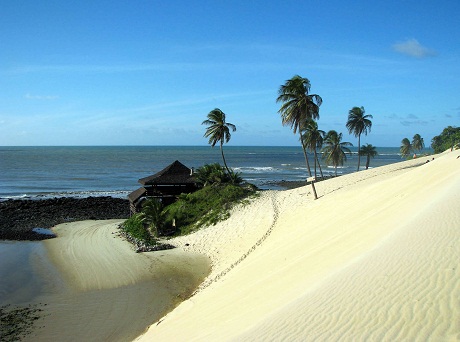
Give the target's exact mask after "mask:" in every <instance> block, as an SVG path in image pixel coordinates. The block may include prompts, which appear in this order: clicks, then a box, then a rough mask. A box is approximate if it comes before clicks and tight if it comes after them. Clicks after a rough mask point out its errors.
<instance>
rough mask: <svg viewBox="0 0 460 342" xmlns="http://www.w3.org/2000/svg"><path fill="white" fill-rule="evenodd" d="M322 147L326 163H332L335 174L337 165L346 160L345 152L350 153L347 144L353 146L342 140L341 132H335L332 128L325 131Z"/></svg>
mask: <svg viewBox="0 0 460 342" xmlns="http://www.w3.org/2000/svg"><path fill="white" fill-rule="evenodd" d="M324 145H325V146H324V147H323V149H322V152H323V158H324V159H326V163H327V164H328V165H333V166H334V168H335V175H336V176H337V166H342V165H343V162H344V161H346V160H347V156H346V154H347V153H348V154H351V151H350V149H349V148H348V147H347V146H353V144H352V143H349V142H342V133H337V132H336V131H334V130H331V131H329V132H327V134H326V137H325V138H324Z"/></svg>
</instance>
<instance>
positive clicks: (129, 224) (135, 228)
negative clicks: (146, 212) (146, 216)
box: [121, 214, 156, 245]
mask: <svg viewBox="0 0 460 342" xmlns="http://www.w3.org/2000/svg"><path fill="white" fill-rule="evenodd" d="M121 229H122V230H123V231H124V232H125V233H126V234H128V235H130V236H131V237H132V238H134V239H138V240H142V241H144V242H145V243H146V244H149V245H155V244H156V240H155V238H154V237H153V236H152V235H150V232H149V230H148V229H147V227H145V225H144V221H143V219H142V216H141V214H135V215H133V216H131V217H130V218H129V219H127V220H126V221H125V222H123V224H122V225H121Z"/></svg>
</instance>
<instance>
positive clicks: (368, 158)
mask: <svg viewBox="0 0 460 342" xmlns="http://www.w3.org/2000/svg"><path fill="white" fill-rule="evenodd" d="M370 162H371V155H370V154H368V155H367V160H366V170H367V169H369V163H370Z"/></svg>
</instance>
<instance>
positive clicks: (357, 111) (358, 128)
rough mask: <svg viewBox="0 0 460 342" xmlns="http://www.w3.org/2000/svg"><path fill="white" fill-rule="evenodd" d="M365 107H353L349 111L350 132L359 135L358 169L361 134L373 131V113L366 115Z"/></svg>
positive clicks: (348, 125)
mask: <svg viewBox="0 0 460 342" xmlns="http://www.w3.org/2000/svg"><path fill="white" fill-rule="evenodd" d="M364 113H365V110H364V107H353V108H352V109H350V111H349V112H348V121H347V128H348V132H349V133H350V134H353V135H354V136H355V137H358V171H359V164H360V156H361V155H360V153H359V152H360V144H361V134H363V133H364V134H366V135H367V132H368V131H369V132H370V131H371V127H372V121H371V120H370V119H372V118H373V117H372V115H370V114H367V115H364Z"/></svg>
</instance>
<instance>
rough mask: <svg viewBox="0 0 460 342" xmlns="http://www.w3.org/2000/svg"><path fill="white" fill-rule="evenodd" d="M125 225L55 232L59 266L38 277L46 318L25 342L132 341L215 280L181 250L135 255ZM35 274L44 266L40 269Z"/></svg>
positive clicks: (200, 259)
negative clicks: (206, 281) (208, 278)
mask: <svg viewBox="0 0 460 342" xmlns="http://www.w3.org/2000/svg"><path fill="white" fill-rule="evenodd" d="M122 221H123V220H103V221H95V220H93V221H80V222H73V223H65V224H61V225H58V226H56V227H55V228H53V231H54V232H55V233H56V234H57V236H58V237H57V238H55V239H51V240H46V241H44V242H43V243H44V244H45V246H46V249H47V252H48V256H49V259H50V260H51V261H52V264H53V265H54V266H55V267H54V271H53V269H52V268H50V267H47V268H45V269H38V272H39V273H40V274H41V276H42V278H43V279H44V282H45V283H46V284H47V286H45V288H44V289H43V290H42V294H41V296H40V297H38V298H37V299H36V301H37V302H38V303H45V304H47V305H46V306H43V309H44V311H43V314H44V317H43V319H41V320H40V321H39V322H38V323H37V326H39V327H40V328H38V329H35V330H34V331H33V333H32V334H31V335H28V336H27V338H26V340H27V341H34V342H35V341H130V340H133V339H134V338H136V337H137V336H139V335H140V334H141V333H143V332H144V331H145V329H146V327H148V326H149V325H150V324H152V323H153V322H154V321H156V320H158V319H160V318H161V317H162V316H163V315H164V314H165V313H166V312H168V311H170V310H171V309H172V308H174V306H175V305H177V304H178V303H179V302H180V301H182V300H183V299H185V298H187V297H188V296H189V295H190V294H191V293H192V292H193V290H194V289H195V288H196V287H197V286H198V284H200V282H201V281H202V280H203V278H204V277H205V276H206V275H207V274H208V272H209V260H208V259H207V258H206V257H204V256H203V255H194V254H192V253H185V252H184V251H181V250H179V249H175V250H167V251H160V252H156V253H135V252H134V249H133V246H132V245H131V244H130V243H128V242H127V241H125V240H123V239H122V238H120V237H119V236H118V235H117V231H118V229H117V227H118V224H119V223H120V222H122ZM36 264H37V265H36V266H37V267H43V265H44V263H43V262H39V261H37V263H36Z"/></svg>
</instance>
